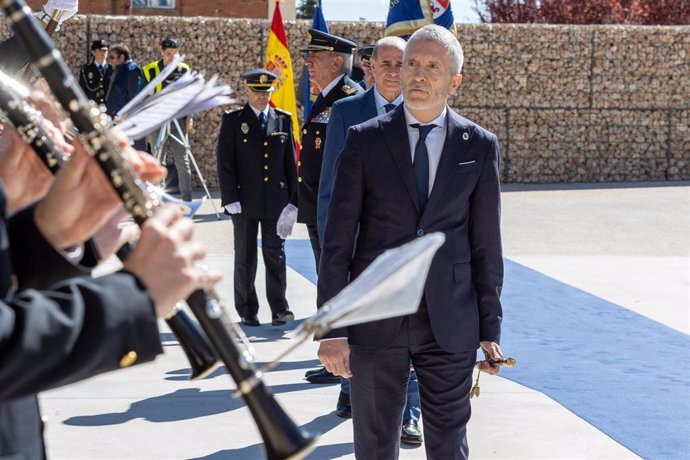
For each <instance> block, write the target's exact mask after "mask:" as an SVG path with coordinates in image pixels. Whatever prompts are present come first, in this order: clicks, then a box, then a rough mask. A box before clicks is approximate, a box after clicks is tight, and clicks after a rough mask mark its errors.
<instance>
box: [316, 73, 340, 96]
mask: <svg viewBox="0 0 690 460" xmlns="http://www.w3.org/2000/svg"><path fill="white" fill-rule="evenodd" d="M344 76H345V74H340V75H338V76H337V77H335V80H333V81H332V82H330V83H329V84H327V85H326V87H325V88H323V89H322V90H321V96H322V97H326V96H328V93H330V92H331V90H332V89H333V88H335V85H337V84H338V82H339V81H340V80H342V79H343V77H344Z"/></svg>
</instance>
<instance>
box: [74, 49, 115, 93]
mask: <svg viewBox="0 0 690 460" xmlns="http://www.w3.org/2000/svg"><path fill="white" fill-rule="evenodd" d="M107 54H108V45H107V44H105V43H104V42H103V40H94V41H93V43H91V56H92V59H91V61H90V62H89V63H87V64H84V65H83V66H82V67H81V69H80V70H79V86H81V89H83V90H84V93H86V96H87V97H88V98H89V99H91V100H92V101H94V102H96V104H98V105H101V104H105V92H106V90H107V89H108V83H109V74H110V72H111V71H112V68H111V67H110V64H108V62H107V61H106V56H107Z"/></svg>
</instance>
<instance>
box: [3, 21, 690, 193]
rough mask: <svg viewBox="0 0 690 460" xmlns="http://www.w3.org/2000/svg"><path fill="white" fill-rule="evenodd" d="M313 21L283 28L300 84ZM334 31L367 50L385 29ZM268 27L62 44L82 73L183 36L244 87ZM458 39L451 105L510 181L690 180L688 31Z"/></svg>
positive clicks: (508, 30) (162, 30) (88, 28)
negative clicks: (114, 53) (117, 55)
mask: <svg viewBox="0 0 690 460" xmlns="http://www.w3.org/2000/svg"><path fill="white" fill-rule="evenodd" d="M309 24H310V23H309V22H308V21H297V22H295V21H287V22H286V32H287V36H288V37H287V38H288V42H289V44H290V46H291V49H292V59H293V64H294V65H295V73H296V74H297V77H298V78H299V75H300V73H301V67H302V61H301V57H300V55H299V49H300V48H301V47H302V46H303V45H304V42H305V36H306V31H307V29H308V28H309ZM330 27H331V32H332V33H335V34H340V35H343V36H345V37H348V38H351V39H353V40H355V41H357V42H359V43H373V42H374V41H375V40H376V38H378V37H379V36H380V34H381V33H382V31H383V24H381V23H343V22H341V23H333V24H330ZM268 28H269V23H268V21H267V20H256V19H255V20H251V19H216V18H161V17H157V18H146V17H107V16H78V17H76V18H75V19H73V20H70V21H69V22H68V23H67V24H66V26H65V30H64V31H63V32H60V33H58V34H57V35H56V40H57V43H58V46H59V48H60V49H61V50H62V51H63V53H64V55H65V58H66V60H67V62H68V63H69V65H70V66H72V68H73V69H75V70H76V69H77V66H78V64H79V63H81V62H83V61H84V60H85V59H86V56H87V48H88V43H89V41H90V40H92V39H96V38H104V39H106V40H108V42H110V43H115V42H117V41H124V42H126V43H127V44H128V45H130V47H131V48H132V50H133V57H134V59H135V60H136V61H137V62H139V63H142V64H145V63H147V62H149V61H151V60H153V59H156V58H157V44H158V41H159V40H160V37H162V36H164V35H173V36H177V37H179V38H180V39H181V41H182V52H183V53H185V54H186V56H187V58H186V60H187V62H188V63H189V64H190V65H192V67H193V68H195V69H197V70H199V71H201V72H202V73H203V74H205V75H208V76H210V75H213V74H218V75H220V77H221V79H222V80H224V81H225V82H227V83H229V84H230V85H231V86H232V87H233V88H234V89H235V90H240V89H241V88H242V82H241V79H240V75H241V74H242V72H244V71H245V70H247V69H250V68H252V67H255V66H260V65H261V64H262V61H263V53H264V50H265V46H266V39H267V35H268V32H267V31H268ZM142 30H148V31H155V33H149V34H142V33H141V31H142ZM6 35H7V32H6V29H5V28H4V26H3V27H1V28H0V37H3V36H6ZM247 37H251V39H248V38H247ZM459 38H460V41H461V43H462V44H463V46H464V49H465V58H466V60H465V66H464V69H463V75H464V79H463V84H462V86H461V88H460V94H459V96H458V97H457V98H455V99H454V100H453V101H452V105H453V106H454V107H455V109H456V110H458V111H459V112H460V113H461V114H463V115H464V116H466V117H467V118H470V119H472V120H474V121H476V122H478V123H480V124H481V125H483V126H485V127H486V128H488V129H490V130H491V131H493V132H495V133H496V134H497V136H498V137H499V140H500V142H501V150H502V162H501V168H502V178H503V180H504V181H505V182H527V183H538V182H602V181H641V180H677V179H690V77H689V76H690V27H637V26H629V27H624V26H584V27H582V26H535V25H467V24H465V25H460V26H459ZM241 93H242V92H241V91H238V94H239V95H240V96H241ZM240 102H242V101H240ZM221 114H222V110H221V109H215V110H210V111H207V112H205V113H203V114H199V116H198V117H197V119H196V123H195V127H196V129H195V132H194V133H193V134H192V136H191V139H192V143H193V151H194V154H195V157H196V159H197V160H198V162H199V164H200V166H201V168H202V171H203V174H204V176H205V177H206V179H207V181H208V182H209V184H210V185H216V183H217V178H216V172H215V143H216V138H217V134H218V128H219V122H220V117H221Z"/></svg>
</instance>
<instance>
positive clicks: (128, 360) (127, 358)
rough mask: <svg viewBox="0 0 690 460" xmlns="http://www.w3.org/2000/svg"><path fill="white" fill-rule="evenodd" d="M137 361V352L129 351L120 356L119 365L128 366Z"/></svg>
mask: <svg viewBox="0 0 690 460" xmlns="http://www.w3.org/2000/svg"><path fill="white" fill-rule="evenodd" d="M136 361H137V352H136V351H130V352H127V353H125V354H124V356H122V358H120V367H129V366H131V365H132V364H134V363H135V362H136Z"/></svg>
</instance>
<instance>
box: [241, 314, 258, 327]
mask: <svg viewBox="0 0 690 460" xmlns="http://www.w3.org/2000/svg"><path fill="white" fill-rule="evenodd" d="M242 325H244V326H252V327H256V326H261V323H260V322H259V318H258V317H257V316H256V315H251V316H243V317H242Z"/></svg>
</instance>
